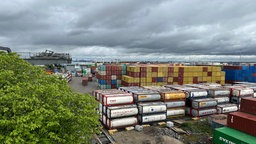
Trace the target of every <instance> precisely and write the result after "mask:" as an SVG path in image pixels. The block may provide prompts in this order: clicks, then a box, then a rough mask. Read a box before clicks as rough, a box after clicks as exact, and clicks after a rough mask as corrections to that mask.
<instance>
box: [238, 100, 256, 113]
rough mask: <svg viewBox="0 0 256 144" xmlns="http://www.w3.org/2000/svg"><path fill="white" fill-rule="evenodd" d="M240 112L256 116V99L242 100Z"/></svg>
mask: <svg viewBox="0 0 256 144" xmlns="http://www.w3.org/2000/svg"><path fill="white" fill-rule="evenodd" d="M240 111H241V112H245V113H249V114H254V115H256V98H242V100H241V105H240Z"/></svg>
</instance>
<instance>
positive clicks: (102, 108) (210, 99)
mask: <svg viewBox="0 0 256 144" xmlns="http://www.w3.org/2000/svg"><path fill="white" fill-rule="evenodd" d="M118 65H119V67H120V68H121V67H122V66H124V65H120V64H118ZM114 66H115V65H114ZM125 66H126V70H127V71H126V73H125V72H123V74H121V75H119V78H120V77H122V79H121V80H120V81H121V84H120V85H115V86H113V87H114V88H111V89H110V88H109V87H107V86H103V87H102V83H101V82H100V83H99V75H98V76H97V71H96V77H94V78H93V81H92V82H89V84H88V86H81V88H82V90H81V92H89V93H91V94H92V96H93V97H94V98H95V99H96V100H97V101H98V102H99V105H98V108H97V109H98V111H99V113H100V119H99V120H100V121H101V123H102V126H103V129H105V132H107V133H108V134H109V136H110V137H111V138H110V139H112V140H113V141H114V142H116V143H125V142H128V143H138V144H139V143H152V144H153V143H158V142H159V141H163V142H164V143H189V144H192V143H207V144H208V143H216V144H217V143H222V142H221V141H224V142H225V141H231V142H234V143H235V142H240V141H241V142H245V143H246V142H247V143H252V144H253V143H255V142H254V140H255V134H254V132H253V131H254V130H253V128H254V125H253V124H256V122H255V121H254V120H253V118H252V117H253V115H254V114H255V112H254V111H253V110H254V101H255V98H254V89H253V88H254V86H256V84H254V83H247V82H234V83H233V84H232V85H230V84H224V83H223V82H219V81H217V82H216V81H214V82H213V81H212V80H211V81H201V82H197V83H193V81H192V82H191V83H190V84H182V85H181V84H179V82H176V83H173V82H172V84H170V83H168V82H166V83H165V82H155V83H154V82H153V81H152V78H153V77H150V79H151V81H150V82H148V85H145V83H141V77H140V76H141V70H142V75H146V74H145V73H143V72H146V71H147V67H146V66H145V65H144V66H143V67H141V66H131V67H130V66H129V64H126V65H125ZM108 67H113V65H112V66H108ZM138 67H139V68H138ZM178 67H180V66H178ZM182 67H183V66H182ZM158 68H159V67H158ZM161 68H162V65H161V66H160V69H161ZM167 69H168V67H167ZM192 69H193V68H192ZM150 70H151V71H150ZM100 71H102V70H100ZM109 71H110V72H108V73H109V74H110V75H106V76H105V77H106V78H107V77H109V78H110V77H113V73H112V72H111V71H112V70H109ZM113 71H116V69H115V68H114V69H113ZM119 71H120V72H121V70H119ZM148 71H149V72H150V73H153V72H152V66H150V68H149V70H148ZM104 73H105V72H104ZM114 73H115V72H114ZM202 73H203V71H202ZM220 73H224V72H223V71H220ZM101 74H103V73H102V72H101ZM119 74H120V73H119ZM126 74H127V75H126ZM128 74H129V75H130V76H128ZM151 75H152V74H151ZM154 75H155V76H156V74H154ZM224 75H225V74H224ZM101 78H104V77H102V75H101ZM127 78H128V80H127ZM157 78H159V77H156V79H157ZM163 78H167V81H168V78H169V79H170V78H173V77H170V76H169V77H168V76H167V77H163ZM183 78H184V77H183ZM79 79H82V78H77V77H76V81H79V82H78V83H80V84H81V82H80V80H79ZM143 80H144V79H143V78H142V81H143ZM224 81H225V80H224ZM73 82H74V81H73ZM74 83H75V82H74ZM74 83H70V85H71V86H72V85H73V84H74ZM119 83H120V82H119ZM80 84H78V85H80ZM122 84H123V85H122ZM146 84H147V82H146ZM81 85H82V84H81ZM92 85H93V87H91V86H92ZM75 87H76V86H75ZM88 87H91V88H89V89H87V88H88ZM111 87H112V86H111ZM85 89H87V90H85ZM236 98H237V99H236ZM234 99H236V100H234ZM244 103H245V104H244ZM249 105H250V106H249ZM249 107H250V108H249ZM251 108H252V109H251ZM241 113H242V114H241ZM237 117H238V118H237ZM237 119H238V120H237ZM234 120H235V122H234ZM231 121H232V123H231ZM236 121H237V122H236ZM199 123H201V125H200V124H199ZM237 125H238V126H237ZM239 126H240V127H239ZM247 127H250V128H251V129H250V128H247ZM195 129H196V130H195ZM231 131H232V132H231ZM157 132H158V133H159V134H156V133H157ZM229 132H230V133H232V134H233V135H240V136H239V137H238V136H236V137H234V136H233V135H230V133H229ZM197 133H202V135H198V134H197ZM203 135H206V136H203ZM241 135H243V136H244V137H245V138H244V137H242V136H241ZM137 136H139V137H140V138H138V137H137ZM126 137H136V138H134V140H133V139H127V138H126ZM240 137H241V138H240ZM95 143H97V142H95Z"/></svg>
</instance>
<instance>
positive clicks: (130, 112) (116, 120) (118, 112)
mask: <svg viewBox="0 0 256 144" xmlns="http://www.w3.org/2000/svg"><path fill="white" fill-rule="evenodd" d="M93 94H94V96H95V97H96V99H98V100H99V107H98V110H99V112H100V115H101V118H100V121H101V122H102V124H103V126H104V127H106V128H107V129H116V128H125V127H128V126H135V125H137V124H138V118H137V115H138V108H137V105H135V104H134V100H133V96H132V94H129V93H127V92H124V91H120V90H116V89H114V90H96V91H94V92H93Z"/></svg>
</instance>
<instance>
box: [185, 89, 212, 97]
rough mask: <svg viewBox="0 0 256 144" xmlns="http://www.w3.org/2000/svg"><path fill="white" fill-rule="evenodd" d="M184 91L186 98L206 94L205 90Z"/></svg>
mask: <svg viewBox="0 0 256 144" xmlns="http://www.w3.org/2000/svg"><path fill="white" fill-rule="evenodd" d="M186 93H187V98H195V97H205V96H208V93H207V91H206V90H190V91H187V92H186Z"/></svg>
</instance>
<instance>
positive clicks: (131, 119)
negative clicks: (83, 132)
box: [107, 117, 138, 129]
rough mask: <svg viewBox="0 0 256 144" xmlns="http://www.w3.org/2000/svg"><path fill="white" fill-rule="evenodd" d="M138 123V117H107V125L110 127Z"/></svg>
mask: <svg viewBox="0 0 256 144" xmlns="http://www.w3.org/2000/svg"><path fill="white" fill-rule="evenodd" d="M136 124H138V119H137V117H126V118H116V119H107V126H108V127H109V129H113V128H121V127H126V126H132V125H136Z"/></svg>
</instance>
